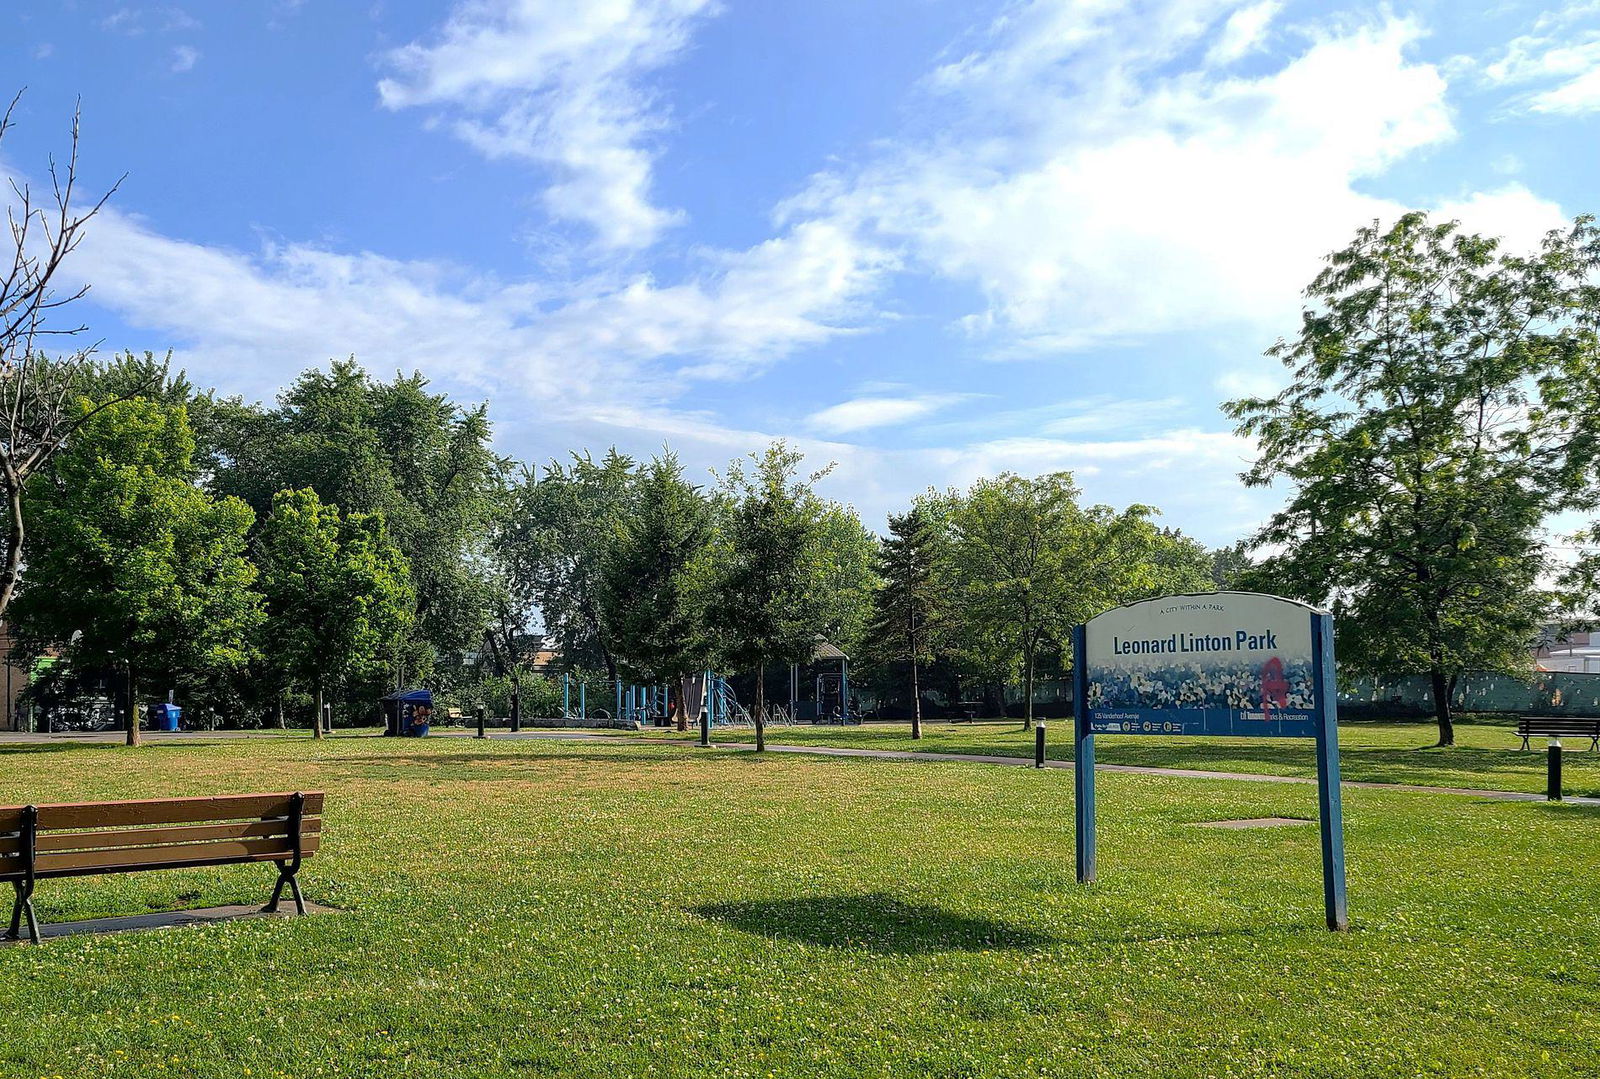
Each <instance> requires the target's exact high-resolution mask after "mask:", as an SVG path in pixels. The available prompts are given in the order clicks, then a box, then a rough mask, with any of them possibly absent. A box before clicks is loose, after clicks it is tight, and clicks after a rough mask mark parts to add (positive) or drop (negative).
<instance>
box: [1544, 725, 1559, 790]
mask: <svg viewBox="0 0 1600 1079" xmlns="http://www.w3.org/2000/svg"><path fill="white" fill-rule="evenodd" d="M1544 796H1545V797H1546V798H1548V799H1550V801H1552V802H1559V801H1561V739H1559V738H1552V739H1550V750H1549V756H1548V757H1547V758H1546V767H1545V788H1544Z"/></svg>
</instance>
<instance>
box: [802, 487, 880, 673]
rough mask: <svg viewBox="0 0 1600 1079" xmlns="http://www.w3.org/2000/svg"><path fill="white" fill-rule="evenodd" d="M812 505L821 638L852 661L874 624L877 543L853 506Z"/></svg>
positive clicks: (815, 499) (817, 500)
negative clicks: (873, 599) (873, 606)
mask: <svg viewBox="0 0 1600 1079" xmlns="http://www.w3.org/2000/svg"><path fill="white" fill-rule="evenodd" d="M808 505H809V506H810V508H811V512H812V514H813V515H814V517H815V519H816V528H817V532H816V542H815V543H814V544H813V546H812V548H811V565H810V567H809V569H808V572H809V574H810V575H811V579H812V581H813V588H814V589H815V590H816V591H815V599H816V607H815V617H816V632H817V634H818V635H820V636H822V637H826V638H827V639H828V640H829V641H831V642H833V643H834V644H836V645H838V646H839V648H840V649H841V650H843V651H844V652H845V653H846V654H847V655H853V654H854V653H856V652H857V651H858V650H860V648H861V647H862V646H863V644H864V643H865V641H866V636H867V625H868V623H869V622H870V621H871V619H872V597H873V594H874V593H875V592H876V591H877V589H878V582H879V578H878V568H877V556H878V538H877V537H876V536H874V535H873V534H872V531H871V530H870V529H868V528H867V526H866V525H864V524H862V523H861V517H860V515H858V514H857V513H856V511H855V507H854V506H849V505H846V504H844V503H840V502H835V501H833V500H832V499H827V498H823V497H821V496H818V495H813V496H812V498H811V499H809V501H808Z"/></svg>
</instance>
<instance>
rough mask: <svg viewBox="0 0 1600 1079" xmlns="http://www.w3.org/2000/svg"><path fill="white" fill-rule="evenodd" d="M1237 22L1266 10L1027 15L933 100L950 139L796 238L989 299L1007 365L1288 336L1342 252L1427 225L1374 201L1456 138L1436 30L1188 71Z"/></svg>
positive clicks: (1367, 33)
mask: <svg viewBox="0 0 1600 1079" xmlns="http://www.w3.org/2000/svg"><path fill="white" fill-rule="evenodd" d="M1230 9H1231V10H1232V11H1233V13H1234V14H1235V15H1239V14H1241V13H1243V12H1246V11H1248V10H1249V9H1248V8H1246V7H1243V6H1241V5H1239V4H1237V3H1231V4H1229V3H1221V2H1213V3H1182V2H1177V0H1172V2H1168V3H1165V4H1155V5H1144V6H1140V7H1135V8H1130V7H1129V6H1128V5H1124V4H1113V3H1105V4H1070V5H1069V4H1062V3H1053V2H1050V3H1047V2H1043V0H1040V2H1035V3H1030V4H1025V5H1022V6H1020V7H1018V8H1016V9H1013V10H1011V11H1010V12H1009V13H1008V14H1007V15H1006V16H1005V17H1004V18H1003V19H1001V20H1000V21H999V22H998V23H997V24H996V26H995V27H994V28H993V30H992V39H993V41H992V46H991V48H989V49H988V50H987V51H982V52H977V53H973V54H970V55H968V56H966V57H964V58H963V59H961V60H960V61H958V62H956V63H953V64H950V65H947V66H946V67H944V68H942V69H940V71H939V72H938V73H937V74H936V76H935V77H934V79H933V80H932V83H931V85H932V86H933V87H934V88H935V90H936V91H938V92H939V93H940V94H941V95H942V96H940V97H938V98H937V99H936V101H935V102H934V105H935V107H938V108H940V109H941V110H943V112H942V113H941V115H942V116H948V119H947V120H946V122H944V123H943V125H942V131H943V132H944V133H943V134H941V135H940V136H939V137H937V138H935V139H931V140H927V141H924V142H921V143H904V142H902V143H900V144H898V145H897V146H895V147H894V148H893V149H892V150H891V151H890V152H889V153H888V154H886V155H885V156H884V157H883V158H881V159H879V160H877V161H875V162H873V163H871V164H870V165H868V166H866V167H864V168H862V169H861V170H859V171H858V172H856V173H855V174H854V175H845V174H841V173H833V174H829V175H826V176H823V177H820V178H819V179H818V180H817V181H816V183H814V184H813V186H812V187H811V189H810V190H809V191H807V192H806V193H804V194H803V195H802V196H800V197H798V198H796V199H794V200H791V201H790V202H789V203H788V204H787V205H786V206H785V207H784V213H785V215H786V217H785V219H790V218H796V217H802V216H805V215H819V216H823V217H828V218H830V219H833V220H836V221H840V222H843V223H847V225H846V227H849V228H852V229H855V230H858V231H859V232H860V233H861V234H864V235H874V236H878V237H886V238H887V240H886V242H889V243H892V244H894V245H897V246H898V247H900V248H901V249H903V250H904V251H905V252H906V253H907V262H908V264H909V265H911V266H912V267H913V268H916V269H922V270H925V271H928V272H932V273H934V274H936V275H939V276H941V277H945V278H950V279H954V280H958V281H965V282H970V283H972V284H973V285H975V286H976V287H977V288H978V289H979V290H981V293H982V294H983V296H984V297H985V300H986V303H985V306H984V308H983V309H982V310H979V311H975V312H971V313H969V314H968V315H967V316H966V317H965V318H964V319H962V320H961V323H960V324H961V325H962V326H964V327H965V328H966V329H967V330H968V331H970V332H972V333H974V334H977V335H979V336H980V338H981V339H982V340H984V341H986V342H989V343H990V344H991V347H992V348H993V349H994V350H996V351H997V352H1002V353H1004V352H1009V351H1014V350H1017V349H1019V348H1020V349H1022V350H1024V351H1027V352H1038V351H1044V350H1062V349H1073V348H1080V347H1084V346H1088V345H1091V344H1095V343H1100V342H1106V341H1117V340H1125V339H1135V338H1148V337H1150V336H1151V335H1154V334H1160V333H1165V332H1176V331H1197V330H1203V329H1206V328H1215V327H1222V326H1228V325H1239V326H1249V327H1252V328H1254V332H1260V330H1261V329H1262V328H1266V327H1271V328H1273V329H1274V332H1275V331H1276V329H1277V328H1281V327H1282V326H1284V325H1285V324H1286V323H1292V321H1293V319H1294V317H1295V315H1296V313H1297V311H1298V308H1299V296H1298V290H1299V288H1300V286H1301V285H1303V284H1304V283H1305V282H1306V281H1309V280H1310V279H1311V277H1312V276H1314V275H1315V273H1316V271H1317V269H1318V266H1319V262H1320V259H1321V257H1322V256H1323V255H1324V254H1325V253H1327V252H1328V251H1331V250H1333V249H1335V248H1337V247H1339V246H1342V244H1343V243H1344V242H1346V241H1347V240H1348V239H1349V237H1350V235H1351V233H1352V231H1353V230H1354V228H1355V227H1356V226H1358V225H1360V224H1363V223H1365V222H1368V221H1370V220H1372V219H1374V218H1392V217H1394V216H1396V215H1397V214H1398V213H1400V212H1402V211H1403V210H1404V209H1407V208H1408V207H1403V206H1400V205H1398V204H1395V203H1392V202H1389V201H1386V200H1383V199H1379V198H1376V197H1373V196H1371V195H1369V194H1366V193H1364V192H1363V191H1362V190H1361V189H1360V185H1361V183H1362V181H1365V180H1368V179H1370V178H1372V177H1375V176H1378V175H1380V174H1382V173H1383V172H1384V171H1385V170H1387V169H1388V168H1389V167H1390V166H1391V165H1393V164H1394V163H1395V162H1396V161H1398V160H1400V159H1402V158H1404V157H1406V156H1408V155H1410V154H1413V153H1415V152H1416V151H1418V150H1421V149H1425V148H1427V147H1430V146H1434V145H1438V144H1440V143H1442V142H1444V141H1446V140H1448V139H1450V138H1452V137H1453V135H1454V128H1453V125H1452V122H1451V118H1450V112H1449V109H1448V107H1447V104H1446V101H1445V91H1446V83H1445V80H1444V78H1443V77H1442V76H1441V74H1440V73H1439V72H1438V71H1437V70H1436V69H1435V68H1434V67H1432V66H1430V65H1428V64H1425V63H1420V62H1417V61H1414V60H1412V59H1411V58H1410V57H1409V50H1410V47H1411V45H1412V43H1413V42H1414V41H1415V40H1416V39H1417V37H1418V36H1419V34H1420V30H1419V28H1418V27H1417V26H1416V25H1415V24H1413V23H1411V22H1409V21H1406V20H1401V19H1394V18H1390V19H1387V20H1385V21H1382V22H1378V23H1372V24H1365V25H1358V26H1355V27H1352V28H1346V29H1344V30H1342V31H1341V32H1339V33H1337V34H1334V33H1331V32H1319V33H1317V35H1316V36H1314V37H1313V38H1312V39H1311V40H1310V43H1309V46H1308V47H1307V48H1306V49H1305V51H1304V52H1303V53H1301V54H1300V55H1299V56H1297V57H1296V58H1295V59H1293V60H1291V61H1290V62H1288V63H1287V64H1285V65H1283V66H1282V67H1280V68H1279V69H1277V70H1275V71H1272V72H1270V73H1267V74H1264V75H1259V76H1254V77H1241V76H1231V75H1223V74H1218V73H1215V72H1207V71H1204V70H1194V69H1191V68H1185V69H1182V70H1177V71H1174V70H1173V66H1172V65H1171V63H1170V61H1171V59H1172V58H1173V57H1174V56H1175V55H1177V54H1179V53H1181V52H1182V51H1184V50H1185V49H1189V48H1193V47H1197V46H1203V45H1205V44H1206V43H1207V42H1211V41H1225V40H1227V38H1228V35H1229V33H1230V31H1229V29H1228V27H1229V26H1230V25H1235V26H1236V25H1237V24H1234V23H1233V21H1232V19H1229V20H1227V21H1225V22H1224V23H1223V25H1222V29H1221V30H1218V28H1217V26H1216V17H1217V16H1218V14H1219V13H1220V12H1223V11H1227V10H1230ZM1268 14H1270V12H1259V13H1256V17H1257V18H1262V19H1264V18H1265V17H1266V16H1267V15H1268ZM1146 28H1149V33H1144V32H1143V31H1145V29H1146ZM1219 35H1220V36H1219ZM1025 88H1026V89H1025ZM956 90H959V91H960V92H959V94H957V93H955V92H954V91H956Z"/></svg>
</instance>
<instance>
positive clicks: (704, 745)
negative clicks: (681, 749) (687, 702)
mask: <svg viewBox="0 0 1600 1079" xmlns="http://www.w3.org/2000/svg"><path fill="white" fill-rule="evenodd" d="M700 748H701V749H710V748H711V712H710V710H709V709H708V710H705V711H702V712H701V713H700Z"/></svg>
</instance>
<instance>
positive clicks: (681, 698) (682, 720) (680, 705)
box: [671, 678, 689, 731]
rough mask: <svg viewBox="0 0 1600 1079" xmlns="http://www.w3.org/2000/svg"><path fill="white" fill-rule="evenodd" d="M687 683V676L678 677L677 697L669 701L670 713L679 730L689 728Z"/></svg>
mask: <svg viewBox="0 0 1600 1079" xmlns="http://www.w3.org/2000/svg"><path fill="white" fill-rule="evenodd" d="M688 684H689V680H688V679H687V678H680V679H678V699H677V700H675V701H673V702H671V708H672V714H673V717H674V718H675V719H676V720H677V728H678V730H680V731H687V730H688V729H689V694H688V691H687V686H688Z"/></svg>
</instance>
